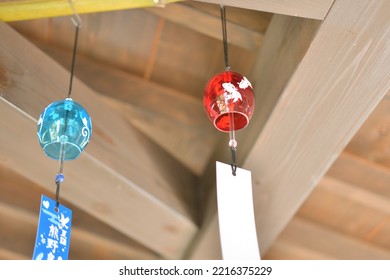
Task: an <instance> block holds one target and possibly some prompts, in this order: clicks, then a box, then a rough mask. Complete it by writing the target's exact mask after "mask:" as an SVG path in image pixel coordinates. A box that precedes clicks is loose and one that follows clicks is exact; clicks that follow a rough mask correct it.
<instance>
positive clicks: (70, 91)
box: [68, 0, 81, 98]
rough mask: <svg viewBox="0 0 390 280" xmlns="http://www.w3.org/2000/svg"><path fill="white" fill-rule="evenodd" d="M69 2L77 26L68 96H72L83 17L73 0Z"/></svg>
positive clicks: (72, 18)
mask: <svg viewBox="0 0 390 280" xmlns="http://www.w3.org/2000/svg"><path fill="white" fill-rule="evenodd" d="M68 2H69V5H70V7H71V9H72V11H73V16H72V17H71V20H72V22H73V24H74V25H75V27H76V30H75V35H74V44H73V53H72V64H71V66H70V81H69V92H68V98H70V96H71V94H72V85H73V75H74V65H75V61H76V50H77V42H78V37H79V29H80V27H81V18H80V17H79V15H78V14H77V12H76V10H75V8H74V6H73V3H72V0H68Z"/></svg>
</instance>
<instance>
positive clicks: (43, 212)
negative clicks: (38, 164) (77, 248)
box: [33, 0, 92, 260]
mask: <svg viewBox="0 0 390 280" xmlns="http://www.w3.org/2000/svg"><path fill="white" fill-rule="evenodd" d="M69 4H70V6H71V8H72V10H73V13H74V16H73V17H72V18H71V19H72V22H73V23H74V25H75V26H76V31H75V39H74V46H73V57H72V64H71V71H70V85H69V92H68V95H67V97H66V98H65V99H64V100H58V101H55V102H53V103H51V104H50V105H49V106H47V107H46V108H45V109H44V110H43V112H42V114H41V115H40V117H39V121H38V127H37V134H38V140H39V144H40V145H41V147H42V149H43V151H44V153H45V155H46V156H47V157H49V158H51V159H54V160H58V161H59V171H58V173H57V174H56V176H55V184H56V197H55V201H54V200H52V199H51V198H49V197H47V196H45V195H42V197H41V207H40V215H39V224H38V230H37V235H36V241H35V248H34V253H33V259H34V260H67V259H68V254H69V247H70V233H71V224H72V211H71V210H70V209H69V208H67V207H65V206H64V205H61V204H60V202H59V193H60V186H61V183H62V182H63V181H64V178H65V177H64V174H63V167H64V161H66V160H74V159H76V158H78V157H79V156H80V154H81V153H82V152H83V150H84V149H85V148H86V146H87V145H88V143H89V140H90V138H91V134H92V122H91V118H90V116H89V114H88V112H87V111H86V110H85V109H84V108H83V107H82V106H81V105H80V104H78V103H77V102H75V101H73V100H72V98H71V93H72V82H73V73H74V64H75V57H76V49H77V39H78V34H79V29H80V27H81V19H80V17H79V16H78V14H77V13H76V11H75V9H74V7H73V5H72V3H71V0H69Z"/></svg>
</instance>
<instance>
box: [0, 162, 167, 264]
mask: <svg viewBox="0 0 390 280" xmlns="http://www.w3.org/2000/svg"><path fill="white" fill-rule="evenodd" d="M0 181H1V184H0V210H1V211H0V224H1V226H0V248H1V247H2V248H4V249H5V248H8V249H9V250H8V251H10V252H12V251H13V252H14V253H15V256H11V255H10V256H9V257H7V259H31V257H32V252H33V246H34V242H35V237H36V231H37V225H38V214H39V204H40V199H41V195H42V194H45V195H47V196H49V197H53V194H52V192H51V191H47V190H45V189H43V188H42V187H40V186H38V185H36V184H34V183H33V182H31V181H29V180H27V179H26V178H25V177H23V176H21V175H19V174H17V173H16V172H14V171H13V170H11V169H10V168H8V167H7V166H4V165H0ZM61 201H62V204H64V205H67V206H68V207H69V208H70V209H72V212H73V221H72V237H71V238H72V241H71V250H70V252H69V258H70V259H78V260H81V259H94V260H95V259H97V260H98V259H158V258H159V256H158V255H157V254H155V253H153V252H152V251H150V250H148V249H146V248H145V247H144V246H142V245H140V244H139V243H137V242H135V241H134V240H132V239H130V238H128V237H126V236H125V235H123V234H121V233H119V232H118V231H116V230H114V229H113V228H111V227H110V226H108V225H106V224H105V223H103V222H101V221H99V220H97V219H95V218H94V217H93V216H91V215H89V214H87V213H85V212H84V211H82V210H80V209H79V208H78V207H76V206H75V205H74V204H72V203H70V202H69V201H66V200H64V199H63V198H61ZM16 240H17V242H16ZM17 248H19V250H18V253H20V254H22V255H23V257H22V258H20V257H16V256H17V252H16V250H17Z"/></svg>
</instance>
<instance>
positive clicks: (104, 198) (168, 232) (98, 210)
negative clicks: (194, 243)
mask: <svg viewBox="0 0 390 280" xmlns="http://www.w3.org/2000/svg"><path fill="white" fill-rule="evenodd" d="M0 34H1V35H2V36H4V37H6V38H7V40H3V41H2V43H1V45H0V58H1V59H0V61H1V62H0V69H1V70H0V73H1V75H0V77H1V78H0V81H1V83H0V88H1V92H2V98H1V100H0V107H1V110H0V114H1V120H2V121H0V126H1V127H2V129H3V131H7V133H2V134H1V136H0V145H1V146H0V149H1V151H2V152H1V154H2V157H1V162H2V163H4V164H7V165H8V166H10V167H11V168H13V169H14V170H17V171H18V172H20V173H22V174H23V175H25V176H26V177H28V178H29V179H30V180H31V181H34V182H36V183H38V184H40V185H42V186H44V187H45V188H47V189H48V190H51V191H53V176H54V175H55V173H56V172H57V171H56V170H55V169H56V165H57V164H56V163H55V162H53V161H52V160H50V159H48V158H46V157H45V156H44V155H43V152H42V150H41V149H40V147H39V144H38V142H37V138H36V120H37V118H38V116H39V114H40V113H41V112H42V110H43V109H44V108H45V107H46V106H47V105H48V104H50V103H51V102H53V101H54V100H58V99H63V98H64V97H65V96H64V92H65V91H66V88H67V87H68V78H69V73H67V71H65V70H64V69H63V68H62V67H61V66H60V65H58V64H57V63H55V62H53V60H51V59H50V58H49V57H48V56H47V55H45V54H44V53H42V52H41V51H39V50H38V49H37V48H36V47H35V46H33V45H32V44H31V43H30V42H28V41H27V40H25V39H24V38H23V37H21V36H20V35H19V34H17V33H16V32H15V31H13V30H12V29H11V28H9V27H8V26H7V25H6V24H4V23H3V24H0ZM38 62H39V63H38ZM73 92H74V95H73V96H75V97H76V98H75V100H76V102H79V103H80V104H82V105H83V106H85V108H86V109H87V110H88V112H89V113H90V115H91V117H92V119H93V136H92V141H91V143H90V144H89V146H88V148H87V150H86V151H85V152H84V153H83V154H82V155H81V156H80V158H78V159H77V160H75V161H73V162H69V163H68V164H66V165H65V177H66V181H65V182H66V183H65V184H66V186H67V187H66V188H63V191H62V195H63V197H64V198H66V199H67V200H68V201H72V202H73V203H75V204H76V205H78V206H79V207H80V208H81V209H83V210H85V211H86V212H89V213H90V214H91V215H94V216H95V217H97V218H98V219H100V220H102V221H104V222H106V223H107V224H109V225H111V226H112V227H113V228H115V229H117V230H118V231H120V232H122V233H124V234H126V235H127V236H129V237H132V238H133V239H134V240H136V241H138V242H140V243H141V244H144V245H145V246H147V247H148V248H151V249H153V250H154V251H156V252H157V253H159V254H161V255H162V256H164V257H166V258H179V257H180V256H181V255H182V253H183V251H184V250H185V248H186V247H187V246H188V243H189V242H190V240H191V239H192V238H193V235H194V234H195V233H196V231H197V227H196V225H195V223H194V222H193V218H194V201H193V200H192V197H193V186H194V183H195V176H193V175H192V174H191V173H190V172H189V171H188V170H186V169H185V168H183V167H182V166H181V165H180V164H179V163H178V162H177V161H175V160H173V159H172V158H171V157H170V156H169V155H168V154H167V153H165V152H164V151H162V150H161V149H160V148H158V147H157V146H156V145H154V144H153V143H151V142H150V141H149V140H148V139H147V138H145V137H144V136H143V135H141V134H140V133H139V132H137V131H136V130H134V129H132V128H131V127H130V126H128V125H127V123H126V122H125V121H124V120H123V116H121V115H120V114H118V112H116V111H115V110H113V109H112V108H111V107H110V106H108V105H107V104H106V103H105V102H104V101H103V100H101V99H100V97H99V96H98V95H97V94H96V93H95V92H93V91H92V90H91V89H90V88H88V87H86V86H85V85H84V84H82V83H81V82H80V81H78V80H77V79H76V80H75V81H74V89H73ZM77 92H79V93H82V94H77ZM9 120H12V122H10V121H9ZM16 124H17V125H16ZM26 135H31V137H26ZM26 159H27V160H26ZM28 159H30V160H28Z"/></svg>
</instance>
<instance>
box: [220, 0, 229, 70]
mask: <svg viewBox="0 0 390 280" xmlns="http://www.w3.org/2000/svg"><path fill="white" fill-rule="evenodd" d="M220 7H221V20H222V38H223V51H224V57H225V70H230V65H229V54H228V43H227V31H226V10H225V6H224V5H220Z"/></svg>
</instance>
